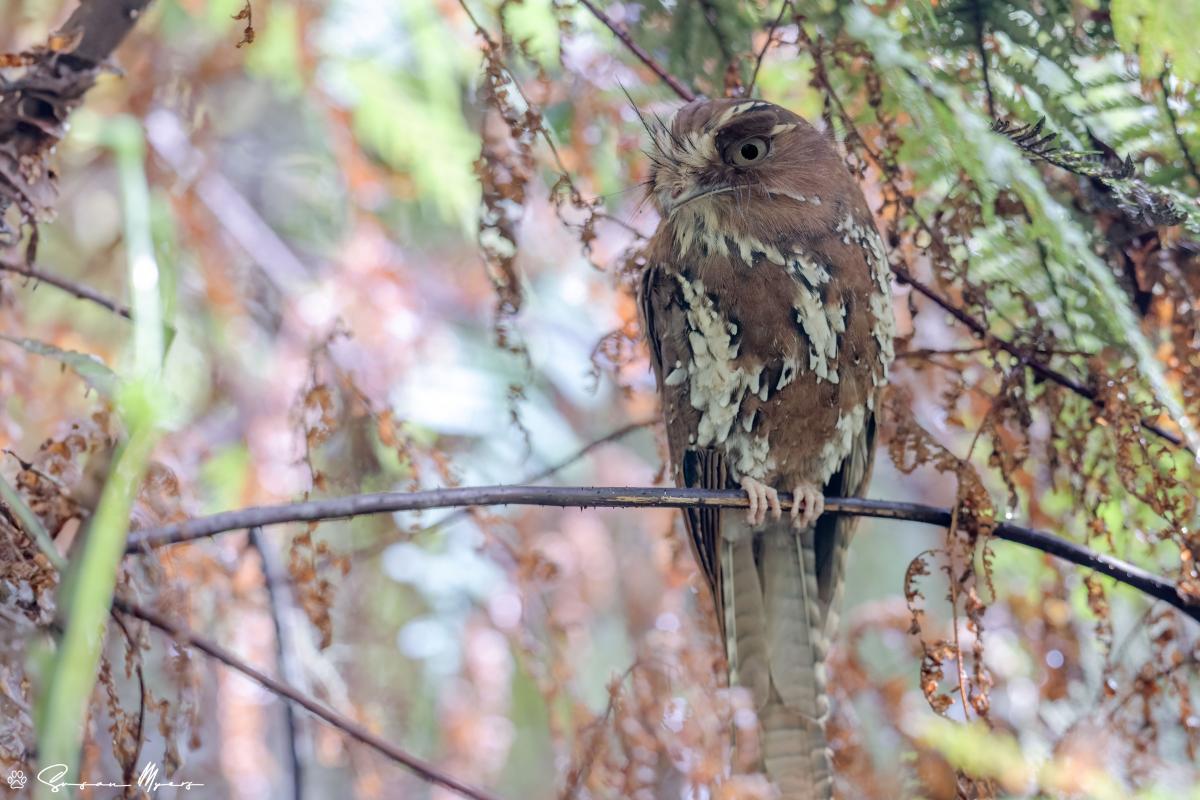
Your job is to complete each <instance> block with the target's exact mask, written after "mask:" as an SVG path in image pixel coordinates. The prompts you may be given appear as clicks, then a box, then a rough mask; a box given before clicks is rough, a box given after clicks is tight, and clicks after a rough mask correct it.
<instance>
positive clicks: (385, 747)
mask: <svg viewBox="0 0 1200 800" xmlns="http://www.w3.org/2000/svg"><path fill="white" fill-rule="evenodd" d="M113 608H115V609H116V610H117V611H119V612H121V613H122V614H127V615H129V616H131V617H136V618H138V619H140V620H144V621H145V622H147V623H149V624H150V625H152V626H153V627H155V628H158V629H159V630H160V631H162V632H163V633H165V634H167V635H168V636H170V637H171V638H172V639H174V640H175V641H176V642H178V643H179V644H181V645H186V646H188V647H194V648H196V649H197V650H199V651H200V652H202V653H204V654H205V655H207V656H209V657H210V658H214V659H216V660H217V661H220V662H221V663H222V664H224V665H225V666H227V667H229V668H230V669H234V670H236V671H238V672H240V673H242V674H243V675H245V676H246V677H247V678H250V679H251V680H253V681H254V682H255V683H257V684H259V685H260V686H262V687H263V688H264V689H267V690H268V691H270V692H273V693H274V694H277V695H279V696H280V697H283V698H285V699H287V700H288V701H289V702H291V703H295V704H296V705H298V706H301V707H302V708H304V709H305V710H307V711H309V712H310V713H312V714H313V715H315V716H317V717H319V718H320V719H322V720H324V721H325V722H327V723H329V724H330V725H332V726H333V727H334V728H337V729H338V730H340V731H341V732H342V733H344V734H346V735H347V736H349V737H350V738H351V739H354V740H356V741H358V742H361V743H363V744H365V745H367V746H368V747H370V748H372V749H373V750H375V751H377V752H379V753H381V754H383V755H384V756H386V757H388V758H390V759H391V760H392V761H395V762H396V763H398V764H402V765H403V766H405V767H407V768H408V769H410V770H412V771H413V772H414V773H416V774H417V775H419V776H420V777H421V778H422V779H423V780H426V781H428V782H430V783H434V784H437V785H438V786H444V787H445V788H447V789H450V790H452V791H454V792H457V793H458V794H460V795H462V796H463V797H470V798H473V800H498V798H497V797H496V796H495V795H493V794H491V793H489V792H485V791H483V790H482V789H476V788H474V787H472V786H468V785H466V784H465V783H462V782H461V781H459V780H457V779H455V778H453V777H451V776H449V775H447V774H445V773H444V772H442V771H441V770H439V769H438V768H437V767H435V766H433V765H432V764H430V763H428V762H426V761H424V760H422V759H420V758H417V757H416V756H414V755H412V754H410V753H407V752H405V751H404V750H401V749H400V748H398V747H396V746H395V745H393V744H391V743H390V742H387V741H385V740H384V739H381V738H380V737H378V736H376V735H375V734H373V733H371V732H370V731H369V730H367V729H366V728H364V727H363V726H362V725H360V724H358V723H357V722H355V721H354V720H352V719H348V718H347V717H344V716H342V715H341V714H338V713H337V712H335V711H332V710H330V709H328V708H326V707H325V706H323V705H321V704H320V703H318V702H316V701H315V700H313V699H312V698H311V697H308V696H306V695H304V694H301V693H300V692H298V691H296V690H295V689H293V688H292V687H291V686H288V685H287V684H286V683H283V682H282V681H278V680H276V679H275V678H272V677H271V676H269V675H267V674H265V673H263V672H260V671H259V670H257V669H255V668H254V667H252V666H250V665H249V664H247V663H246V662H245V661H242V660H241V659H240V658H238V657H237V656H236V655H234V654H233V653H231V652H230V651H228V650H226V649H225V648H224V647H221V646H220V645H219V644H217V643H216V642H213V641H210V640H209V639H207V638H205V637H203V636H200V635H198V634H196V633H194V632H192V631H190V630H188V629H187V628H185V627H183V626H182V625H178V624H176V623H174V622H172V621H171V620H169V619H167V617H165V616H163V615H162V614H159V613H158V612H156V611H152V610H150V609H148V608H145V607H144V606H140V605H138V604H137V603H134V602H132V601H130V600H126V599H124V598H122V597H114V598H113Z"/></svg>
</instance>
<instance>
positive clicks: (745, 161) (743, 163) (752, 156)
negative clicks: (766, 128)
mask: <svg viewBox="0 0 1200 800" xmlns="http://www.w3.org/2000/svg"><path fill="white" fill-rule="evenodd" d="M770 149H771V146H770V145H769V144H767V140H766V139H764V138H762V137H761V136H751V137H750V138H749V139H742V140H741V141H740V142H738V143H737V144H735V145H734V146H733V147H731V148H730V149H729V160H730V161H731V162H732V163H733V165H734V166H736V167H748V166H751V165H752V164H757V163H758V162H760V161H762V160H763V159H764V158H766V155H767V152H768V151H769V150H770Z"/></svg>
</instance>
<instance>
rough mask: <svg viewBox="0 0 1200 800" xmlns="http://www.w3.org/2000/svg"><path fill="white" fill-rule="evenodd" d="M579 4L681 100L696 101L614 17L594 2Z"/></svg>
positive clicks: (581, 2) (690, 91)
mask: <svg viewBox="0 0 1200 800" xmlns="http://www.w3.org/2000/svg"><path fill="white" fill-rule="evenodd" d="M579 3H580V5H582V6H583V7H584V8H586V9H587V10H588V11H590V12H592V16H593V17H595V18H596V19H598V20H600V21H601V22H602V23H604V26H605V27H606V28H608V29H609V30H610V31H612V32H613V36H616V37H617V38H618V39H620V40H621V44H623V45H625V47H626V49H628V50H629V52H631V53H633V54H634V55H635V56H637V58H638V60H639V61H641V62H642V63H643V64H645V65H646V66H647V67H649V68H650V71H651V72H653V73H654V74H655V75H657V76H658V78H659V80H661V81H662V82H663V83H665V84H666V85H667V86H670V87H671V90H672V91H674V92H675V94H677V95H679V98H680V99H681V100H683V101H685V102H688V103H690V102H691V101H693V100H695V99H696V93H695V92H693V91H692V90H691V89H689V88H688V87H686V86H684V84H683V81H681V80H679V78H676V77H675V76H674V75H672V74H671V73H670V72H667V70H666V68H665V67H664V66H663V65H662V64H659V63H658V62H657V61H655V60H654V57H653V56H652V55H650V54H649V53H647V52H646V51H645V50H644V49H642V46H641V45H640V44H638V43H637V42H635V41H634V40H633V37H632V36H630V35H629V31H627V30H625V29H624V28H622V27H621V26H620V25H618V24H617V23H616V22H614V21H613V19H612V17H610V16H608V15H607V14H605V13H604V12H603V11H601V10H600V9H599V8H597V7H596V4H595V3H593V2H592V0H579Z"/></svg>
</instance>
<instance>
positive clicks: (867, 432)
mask: <svg viewBox="0 0 1200 800" xmlns="http://www.w3.org/2000/svg"><path fill="white" fill-rule="evenodd" d="M874 461H875V415H874V414H868V415H867V418H866V422H865V424H864V425H863V430H862V432H861V433H860V434H859V435H858V436H856V437H855V438H854V441H853V442H852V444H851V449H850V454H849V455H848V456H846V458H845V459H844V460H843V461H842V466H841V468H840V469H838V471H837V472H835V473H834V474H833V477H831V478H830V479H829V482H828V483H827V484H825V496H826V497H862V495H863V494H864V493H865V492H866V490H867V485H868V484H869V483H870V482H871V467H872V466H873V464H874ZM857 526H858V517H855V516H851V515H849V514H825V515H823V516H822V517H821V518H820V519H818V520H817V525H816V532H815V534H814V536H813V549H814V552H815V562H816V563H815V567H816V574H817V598H818V600H819V601H820V604H821V619H822V621H823V623H824V629H825V640H826V643H828V642H829V641H830V640H831V639H832V638H833V636H834V632H835V631H836V630H837V625H838V613H839V608H840V606H841V598H842V593H843V589H844V587H845V580H844V578H845V570H846V552H847V550H848V549H849V547H850V537H851V536H852V534H853V533H854V529H855V528H856V527H857Z"/></svg>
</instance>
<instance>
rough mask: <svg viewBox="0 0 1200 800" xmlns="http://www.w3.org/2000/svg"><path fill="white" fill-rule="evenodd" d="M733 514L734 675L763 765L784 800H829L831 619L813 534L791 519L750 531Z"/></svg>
mask: <svg viewBox="0 0 1200 800" xmlns="http://www.w3.org/2000/svg"><path fill="white" fill-rule="evenodd" d="M726 517H727V518H726V519H724V520H722V526H723V530H724V532H725V533H726V534H727V535H726V536H725V537H724V543H723V545H724V549H723V559H722V560H723V562H724V563H723V564H722V567H723V569H724V570H725V572H724V576H725V585H724V592H723V594H724V595H725V598H724V599H725V603H724V605H725V619H726V650H727V654H728V658H729V666H730V682H731V683H737V684H740V685H741V686H744V687H746V688H748V689H750V691H751V694H752V696H753V697H754V701H755V706H756V708H757V711H758V715H759V722H760V724H761V726H762V730H763V739H762V742H763V761H764V766H765V768H766V772H767V775H768V777H770V779H771V780H772V781H774V782H775V783H776V784H777V785H778V786H779V788H780V790H781V792H782V798H783V800H830V798H832V796H833V770H832V763H831V761H832V759H831V757H830V753H829V749H828V747H827V745H826V741H825V719H826V717H827V716H828V710H829V700H828V697H827V695H826V687H825V663H824V659H825V651H826V647H827V644H826V642H827V636H826V622H827V620H826V618H825V617H826V614H825V610H824V609H823V607H822V603H821V602H820V599H819V597H818V591H817V574H816V568H815V561H816V558H815V554H814V552H813V536H814V533H813V531H812V530H811V529H810V530H806V531H804V532H796V531H794V530H792V529H791V528H790V527H789V525H788V523H787V521H786V520H784V521H780V522H777V523H773V524H770V525H769V526H768V527H767V528H766V529H765V530H762V531H757V532H753V533H752V532H751V531H750V530H749V529H748V528H747V527H746V524H745V522H744V521H743V520H742V519H741V518H740V515H739V518H737V519H733V518H732V517H734V515H733V514H727V515H726ZM729 534H732V536H730V535H729Z"/></svg>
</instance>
